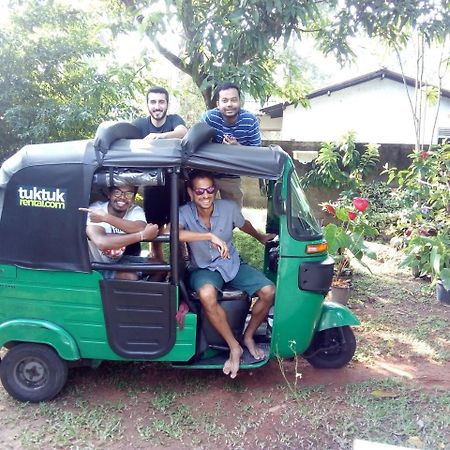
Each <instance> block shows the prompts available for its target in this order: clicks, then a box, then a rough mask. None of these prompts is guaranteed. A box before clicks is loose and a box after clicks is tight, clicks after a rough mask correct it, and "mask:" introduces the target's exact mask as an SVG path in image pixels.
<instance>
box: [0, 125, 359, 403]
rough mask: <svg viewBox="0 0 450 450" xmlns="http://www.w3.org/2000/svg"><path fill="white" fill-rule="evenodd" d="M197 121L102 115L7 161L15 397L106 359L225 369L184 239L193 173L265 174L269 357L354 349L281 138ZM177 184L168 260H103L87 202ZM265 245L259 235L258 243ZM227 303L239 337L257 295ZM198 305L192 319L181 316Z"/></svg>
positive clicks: (38, 397)
mask: <svg viewBox="0 0 450 450" xmlns="http://www.w3.org/2000/svg"><path fill="white" fill-rule="evenodd" d="M213 132H214V131H213V130H212V129H211V128H209V127H208V126H207V125H205V124H197V125H196V126H194V127H193V128H192V129H191V130H190V131H189V133H188V135H187V136H186V137H185V138H184V139H183V140H179V139H170V140H156V141H153V142H146V141H143V140H141V139H137V137H138V136H139V134H138V131H137V130H136V128H135V127H134V126H133V125H131V124H129V123H125V122H118V123H107V124H103V125H102V126H100V127H99V130H98V131H97V135H96V138H95V139H94V140H81V141H72V142H60V143H51V144H38V145H28V146H26V147H24V148H23V149H21V150H20V151H18V152H17V153H16V154H15V155H13V156H12V157H11V158H9V159H8V160H7V161H5V162H4V164H3V165H2V167H1V169H0V236H1V244H0V346H3V347H5V348H6V349H7V351H6V354H5V355H4V357H3V359H2V361H1V363H0V378H1V381H2V383H3V386H4V387H5V389H6V390H7V392H8V393H9V394H10V395H11V396H13V397H14V398H15V399H17V400H21V401H30V402H39V401H44V400H49V399H51V398H53V397H54V396H56V395H57V394H58V393H59V392H60V390H61V389H62V388H63V386H64V384H65V382H66V380H67V373H68V368H69V367H73V366H76V365H90V366H92V367H96V366H98V365H99V364H100V363H101V362H102V361H113V360H115V361H117V360H124V361H137V360H138V361H169V362H171V363H172V364H173V366H175V367H182V368H185V369H186V368H194V369H221V368H222V366H223V363H224V361H225V360H226V359H227V357H228V352H227V350H228V348H227V347H226V345H225V342H224V341H223V339H222V338H221V336H220V335H218V333H217V332H216V331H215V330H214V328H213V327H212V326H211V325H210V324H209V323H208V320H207V319H206V317H205V315H204V314H203V311H202V308H201V305H200V304H199V302H198V299H197V298H196V295H195V292H190V290H189V287H188V286H187V285H186V280H185V260H184V258H180V254H179V248H180V245H179V239H178V209H179V206H180V196H179V191H180V189H179V187H180V183H182V182H183V180H184V177H185V175H186V171H188V170H190V169H204V170H208V171H211V172H216V173H222V174H223V173H227V174H233V175H241V176H250V177H257V178H260V179H264V180H266V181H265V183H264V186H265V187H266V189H265V191H266V194H267V211H268V215H267V230H266V231H267V232H271V233H276V234H277V235H278V238H277V239H275V240H273V241H271V242H269V243H268V244H267V245H266V248H265V258H264V272H265V274H266V275H267V276H268V277H269V278H270V279H271V280H273V282H274V283H275V285H276V294H275V304H274V307H273V314H271V315H270V317H269V318H268V321H267V323H266V326H265V327H261V332H260V333H259V334H258V335H257V339H258V342H260V344H261V345H265V346H266V349H267V354H268V356H267V358H265V359H264V360H259V361H255V360H252V359H251V358H245V357H244V359H243V360H242V363H241V369H255V368H257V367H261V366H263V365H264V364H266V363H267V361H268V360H269V359H270V358H273V357H280V358H292V357H294V356H295V355H302V356H303V357H305V358H306V359H307V360H308V361H309V362H310V363H311V364H312V365H313V366H315V367H321V368H338V367H342V366H344V365H345V364H347V363H348V362H349V361H350V360H351V358H352V357H353V354H354V352H355V348H356V342H355V337H354V334H353V332H352V330H351V328H350V326H351V325H358V324H359V322H358V320H357V318H356V317H354V315H353V314H352V313H351V312H350V310H348V309H347V308H346V307H344V306H341V305H338V304H335V303H332V302H327V301H324V299H325V296H326V294H327V292H328V290H329V288H330V285H331V280H332V276H333V260H332V259H331V258H330V257H329V256H328V254H327V250H326V243H325V242H324V240H323V236H322V230H321V227H320V226H319V224H318V223H317V221H316V220H315V219H314V217H313V215H312V214H311V210H310V207H309V205H308V202H307V200H306V198H305V195H304V193H303V191H302V188H301V186H300V180H299V177H298V175H297V173H296V171H295V169H294V164H293V161H292V160H291V158H290V157H289V156H288V155H287V154H286V153H285V152H284V151H283V150H282V149H281V148H280V147H278V146H270V147H256V148H255V147H244V146H239V145H237V146H227V145H222V144H213V143H211V142H210V138H211V136H212V133H213ZM120 183H122V184H128V185H130V184H131V185H134V186H139V187H140V186H159V185H163V184H168V185H169V186H170V217H171V228H170V230H171V231H170V234H168V235H163V236H158V238H157V239H156V240H159V241H162V242H167V243H168V247H169V253H170V256H169V258H168V260H169V261H168V263H167V264H150V263H147V262H146V263H142V264H102V263H99V262H91V261H90V259H89V252H88V244H87V238H86V214H85V213H80V212H79V210H78V208H79V207H86V206H88V205H89V204H90V203H91V201H92V200H93V199H94V197H96V196H97V197H98V196H99V195H101V192H102V189H104V188H105V187H107V186H109V185H113V184H114V185H116V184H118V185H120ZM255 245H259V244H255ZM101 270H120V271H124V270H125V271H143V272H152V271H167V272H168V277H167V278H166V281H163V282H152V281H128V280H127V281H125V280H107V279H103V277H102V275H101V272H100V271H101ZM220 301H221V305H222V306H223V308H224V309H225V311H226V313H227V317H228V320H229V323H230V326H231V328H232V330H233V333H235V335H236V337H240V336H241V335H242V333H243V330H244V327H245V323H246V318H247V315H248V313H249V308H250V303H251V302H250V299H249V298H248V297H247V295H246V294H245V293H243V292H241V291H235V290H230V289H226V288H225V289H224V291H223V293H222V296H221V299H220ZM181 303H186V304H187V305H188V306H189V312H187V314H186V315H185V317H184V323H183V324H182V323H180V322H179V321H177V320H176V314H177V311H178V307H179V305H180V304H181Z"/></svg>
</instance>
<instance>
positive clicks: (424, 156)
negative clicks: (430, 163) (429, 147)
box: [420, 152, 430, 159]
mask: <svg viewBox="0 0 450 450" xmlns="http://www.w3.org/2000/svg"><path fill="white" fill-rule="evenodd" d="M429 156H430V152H420V158H421V159H427V158H428V157H429Z"/></svg>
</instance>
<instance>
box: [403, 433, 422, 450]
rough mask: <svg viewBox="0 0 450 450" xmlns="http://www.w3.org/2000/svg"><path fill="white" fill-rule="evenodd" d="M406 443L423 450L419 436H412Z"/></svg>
mask: <svg viewBox="0 0 450 450" xmlns="http://www.w3.org/2000/svg"><path fill="white" fill-rule="evenodd" d="M406 443H407V444H409V445H414V447H416V448H423V442H422V440H421V439H420V438H419V437H418V436H411V437H410V438H408V440H407V441H406Z"/></svg>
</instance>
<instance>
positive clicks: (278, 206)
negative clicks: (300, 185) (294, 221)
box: [272, 181, 286, 216]
mask: <svg viewBox="0 0 450 450" xmlns="http://www.w3.org/2000/svg"><path fill="white" fill-rule="evenodd" d="M282 186H283V185H282V183H281V181H277V182H276V183H275V187H274V189H273V198H272V202H273V212H274V213H275V214H276V215H277V216H282V215H283V214H285V213H286V207H285V204H284V200H283V198H282V196H281V188H282Z"/></svg>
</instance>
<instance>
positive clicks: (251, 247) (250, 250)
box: [233, 231, 264, 271]
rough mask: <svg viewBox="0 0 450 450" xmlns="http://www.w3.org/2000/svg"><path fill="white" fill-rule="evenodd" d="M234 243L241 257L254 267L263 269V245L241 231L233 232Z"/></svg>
mask: <svg viewBox="0 0 450 450" xmlns="http://www.w3.org/2000/svg"><path fill="white" fill-rule="evenodd" d="M233 240H234V245H235V246H236V249H237V251H238V252H239V254H240V255H241V258H242V259H243V260H244V261H245V262H246V263H247V264H250V265H251V266H253V267H254V268H255V269H258V270H261V271H262V270H263V263H264V246H262V245H261V244H260V243H259V242H258V241H257V240H256V239H253V238H252V237H251V236H249V235H248V234H246V233H243V232H242V231H235V232H234V233H233Z"/></svg>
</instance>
